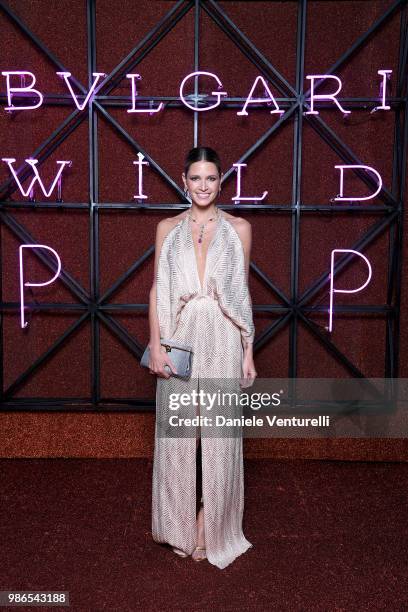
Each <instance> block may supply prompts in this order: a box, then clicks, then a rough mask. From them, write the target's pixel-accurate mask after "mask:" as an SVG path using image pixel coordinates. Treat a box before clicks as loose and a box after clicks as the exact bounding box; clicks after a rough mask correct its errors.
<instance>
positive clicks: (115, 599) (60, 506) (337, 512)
mask: <svg viewBox="0 0 408 612" xmlns="http://www.w3.org/2000/svg"><path fill="white" fill-rule="evenodd" d="M245 470H246V471H245V478H246V506H245V517H244V532H245V535H246V537H247V538H248V539H249V541H250V542H252V544H253V546H254V548H253V549H251V550H250V551H248V552H247V553H246V554H244V555H243V556H242V557H239V558H238V559H237V560H236V561H235V562H234V563H233V564H232V565H230V566H229V567H228V568H226V569H224V570H219V569H218V568H216V567H214V566H212V565H210V564H208V562H206V561H204V562H202V563H194V562H193V561H192V560H191V559H190V558H187V559H180V558H178V557H176V556H175V555H174V554H173V553H172V552H171V551H170V550H169V549H167V548H165V547H163V546H159V545H158V544H155V543H154V542H153V541H152V539H151V535H150V495H151V489H150V485H151V472H152V461H151V460H148V459H128V460H124V459H121V460H110V459H106V460H94V459H82V460H80V459H34V460H33V459H3V460H1V471H2V475H3V478H2V491H1V499H2V510H1V542H2V545H1V547H2V564H1V565H2V568H1V570H0V571H1V580H0V588H1V590H6V589H19V590H65V591H69V593H70V602H71V606H70V608H62V607H61V608H52V609H54V610H68V609H70V610H74V611H77V610H78V611H88V610H90V611H91V610H92V611H93V610H98V611H99V610H110V611H111V610H117V611H120V612H125V611H134V610H142V609H143V610H159V611H160V610H166V611H173V610H186V611H187V610H188V611H190V612H192V611H195V610H210V608H212V609H215V610H223V611H224V610H227V611H229V610H231V611H233V610H234V611H235V610H237V609H242V610H261V611H262V610H279V611H283V610H319V611H320V610H321V611H328V610H330V611H331V610H333V611H347V612H349V611H350V610H359V611H361V610H393V611H394V610H406V609H408V589H407V586H408V585H407V574H408V567H407V565H408V563H407V550H408V547H407V490H408V471H407V464H405V463H384V462H382V463H359V462H335V461H276V460H246V462H245ZM6 609H8V608H4V607H3V608H2V610H6ZM9 609H10V610H12V609H13V610H15V609H16V608H9ZM38 609H39V608H37V607H32V608H31V607H30V608H29V607H25V608H24V610H27V611H29V610H38ZM40 609H41V608H40ZM50 609H51V608H50Z"/></svg>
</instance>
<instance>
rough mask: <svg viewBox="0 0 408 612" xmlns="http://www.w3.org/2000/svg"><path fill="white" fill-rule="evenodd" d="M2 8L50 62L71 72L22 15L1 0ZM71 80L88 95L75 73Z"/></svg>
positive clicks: (0, 6) (59, 69)
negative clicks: (31, 28)
mask: <svg viewBox="0 0 408 612" xmlns="http://www.w3.org/2000/svg"><path fill="white" fill-rule="evenodd" d="M0 9H1V10H3V11H4V13H5V14H6V15H7V16H8V17H9V18H10V20H11V21H12V22H13V23H14V24H15V25H16V26H18V27H19V28H20V30H22V32H23V33H24V35H25V36H26V37H27V38H28V39H29V40H31V42H33V43H34V44H35V46H36V47H37V48H38V49H39V50H40V51H41V53H43V54H44V55H45V56H46V57H47V58H48V59H49V60H50V62H51V63H52V64H54V66H56V67H57V68H58V71H59V72H70V71H69V70H67V68H66V67H65V66H64V64H63V63H62V62H61V61H60V60H59V59H58V58H57V56H56V55H54V54H53V53H52V52H51V51H50V50H49V49H48V47H47V46H46V45H45V44H44V43H43V41H42V40H41V39H40V38H38V36H36V34H34V32H33V31H32V30H30V28H29V27H28V26H27V25H26V24H25V23H24V21H23V20H22V19H21V17H19V16H18V15H16V13H14V12H13V11H12V10H11V8H10V7H9V6H8V5H7V4H6V2H3V1H1V2H0ZM70 80H71V82H72V83H75V85H76V86H77V87H78V89H79V90H80V91H82V93H83V94H85V95H86V92H85V87H84V86H83V85H82V84H81V83H80V82H79V81H78V80H77V79H76V78H75V77H74V76H73V75H72V76H71V77H70Z"/></svg>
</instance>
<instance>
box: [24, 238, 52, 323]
mask: <svg viewBox="0 0 408 612" xmlns="http://www.w3.org/2000/svg"><path fill="white" fill-rule="evenodd" d="M23 249H47V250H48V251H51V253H53V254H54V255H55V257H56V259H57V262H58V269H57V272H56V273H55V274H54V276H53V277H52V278H51V279H50V280H48V281H45V282H43V283H30V282H29V281H24V262H23ZM19 267H20V314H21V327H22V328H24V327H27V325H28V322H26V321H25V320H24V287H45V285H49V284H51V283H53V282H54V281H55V279H56V278H57V277H58V276H59V273H60V272H61V259H60V258H59V255H58V253H57V252H56V251H54V249H52V248H51V247H49V246H46V245H45V244H22V245H20V247H19Z"/></svg>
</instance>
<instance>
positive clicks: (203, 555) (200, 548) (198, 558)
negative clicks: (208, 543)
mask: <svg viewBox="0 0 408 612" xmlns="http://www.w3.org/2000/svg"><path fill="white" fill-rule="evenodd" d="M194 553H198V554H197V555H195V556H194ZM191 558H192V560H193V561H197V562H198V561H204V559H206V558H207V553H206V550H205V546H196V547H195V549H194V550H193V552H192V554H191Z"/></svg>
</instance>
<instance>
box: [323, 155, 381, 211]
mask: <svg viewBox="0 0 408 612" xmlns="http://www.w3.org/2000/svg"><path fill="white" fill-rule="evenodd" d="M334 167H335V168H340V197H335V198H333V199H334V200H339V201H340V202H349V201H355V200H371V199H372V198H375V196H376V195H377V194H378V193H380V191H381V187H382V179H381V176H380V174H379V173H378V172H377V170H375V169H374V168H371V166H365V165H363V164H362V165H359V164H351V165H349V166H348V165H346V166H341V165H340V166H334ZM345 168H346V169H347V168H365V169H366V170H370V171H371V172H373V173H374V174H375V175H376V176H377V178H378V183H379V185H378V188H377V191H376V192H374V193H373V194H372V195H370V196H361V197H359V198H352V197H348V198H344V197H343V182H344V169H345Z"/></svg>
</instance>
